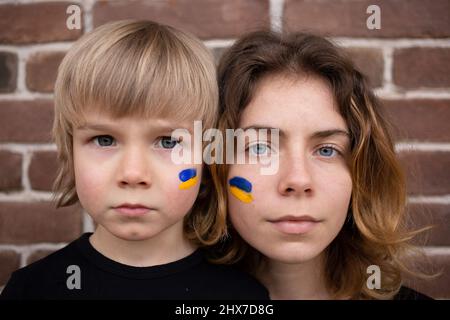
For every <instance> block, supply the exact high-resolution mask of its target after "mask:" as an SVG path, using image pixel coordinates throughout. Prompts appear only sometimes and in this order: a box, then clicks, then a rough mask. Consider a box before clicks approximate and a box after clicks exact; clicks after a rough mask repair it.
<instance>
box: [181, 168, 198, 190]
mask: <svg viewBox="0 0 450 320" xmlns="http://www.w3.org/2000/svg"><path fill="white" fill-rule="evenodd" d="M178 177H179V178H180V180H181V183H180V185H179V186H178V188H180V189H181V190H186V189H189V188H190V187H192V186H194V185H195V184H196V183H197V180H198V178H197V170H196V169H185V170H183V171H181V172H180V173H179V174H178Z"/></svg>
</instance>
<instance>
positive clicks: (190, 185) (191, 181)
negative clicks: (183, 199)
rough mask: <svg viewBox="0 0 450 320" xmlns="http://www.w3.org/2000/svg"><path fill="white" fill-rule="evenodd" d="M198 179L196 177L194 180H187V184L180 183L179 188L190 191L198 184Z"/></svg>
mask: <svg viewBox="0 0 450 320" xmlns="http://www.w3.org/2000/svg"><path fill="white" fill-rule="evenodd" d="M197 180H198V178H197V177H194V178H192V179H189V180H186V181H185V182H182V183H180V185H179V186H178V187H179V188H180V189H181V190H186V189H189V188H190V187H192V186H194V185H195V184H196V183H197Z"/></svg>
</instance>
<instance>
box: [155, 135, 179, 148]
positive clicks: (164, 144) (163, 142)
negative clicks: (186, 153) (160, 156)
mask: <svg viewBox="0 0 450 320" xmlns="http://www.w3.org/2000/svg"><path fill="white" fill-rule="evenodd" d="M178 143H179V141H177V140H173V139H172V137H169V136H167V137H162V138H161V139H159V141H158V146H159V147H161V148H163V149H173V148H175V146H176V145H177V144H178Z"/></svg>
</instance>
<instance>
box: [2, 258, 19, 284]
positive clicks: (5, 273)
mask: <svg viewBox="0 0 450 320" xmlns="http://www.w3.org/2000/svg"><path fill="white" fill-rule="evenodd" d="M0 266H2V267H1V268H0V286H3V285H5V284H6V282H7V281H8V280H9V278H10V277H11V273H13V271H15V270H17V269H19V267H20V256H19V255H18V254H17V253H16V252H14V251H12V250H5V251H0Z"/></svg>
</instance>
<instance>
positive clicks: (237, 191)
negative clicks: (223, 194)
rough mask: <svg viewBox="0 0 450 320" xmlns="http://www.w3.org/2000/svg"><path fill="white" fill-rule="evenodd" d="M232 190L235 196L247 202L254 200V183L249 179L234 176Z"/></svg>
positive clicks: (230, 181)
mask: <svg viewBox="0 0 450 320" xmlns="http://www.w3.org/2000/svg"><path fill="white" fill-rule="evenodd" d="M228 182H229V184H230V192H231V194H232V195H233V196H235V197H236V198H238V199H239V200H241V201H242V202H245V203H250V202H252V201H253V197H252V194H251V192H252V184H251V183H250V181H248V180H247V179H244V178H241V177H234V178H232V179H230V180H229V181H228Z"/></svg>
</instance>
